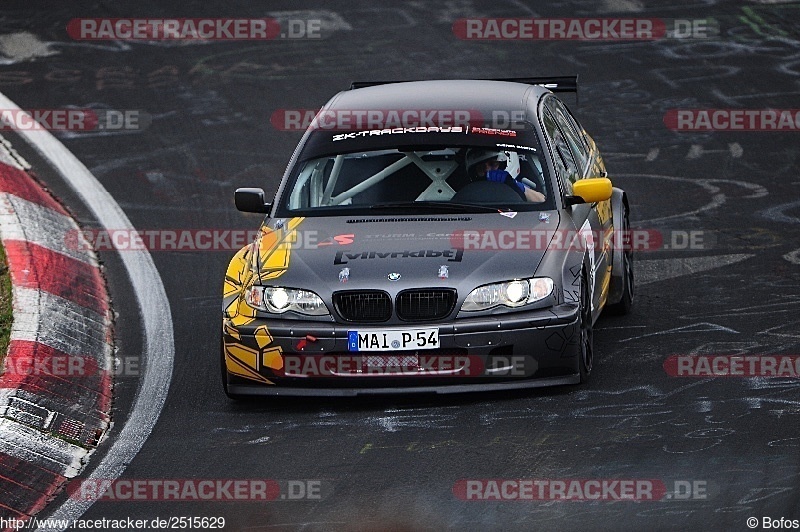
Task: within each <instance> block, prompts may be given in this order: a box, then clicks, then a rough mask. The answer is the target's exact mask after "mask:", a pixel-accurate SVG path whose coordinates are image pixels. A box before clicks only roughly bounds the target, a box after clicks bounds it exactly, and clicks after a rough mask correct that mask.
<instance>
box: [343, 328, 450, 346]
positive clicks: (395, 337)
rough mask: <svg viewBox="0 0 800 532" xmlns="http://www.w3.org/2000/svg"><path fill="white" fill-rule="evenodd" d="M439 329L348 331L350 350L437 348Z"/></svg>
mask: <svg viewBox="0 0 800 532" xmlns="http://www.w3.org/2000/svg"><path fill="white" fill-rule="evenodd" d="M438 347H439V329H438V328H436V327H432V328H427V329H396V330H392V329H390V330H379V331H369V330H367V331H347V350H348V351H403V350H411V349H436V348H438Z"/></svg>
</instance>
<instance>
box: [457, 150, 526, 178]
mask: <svg viewBox="0 0 800 532" xmlns="http://www.w3.org/2000/svg"><path fill="white" fill-rule="evenodd" d="M489 159H497V162H499V163H500V167H501V168H502V169H503V170H505V171H506V172H508V173H509V174H510V175H511V177H512V178H514V179H517V177H519V173H520V170H521V168H520V159H519V154H518V153H517V152H515V151H510V150H496V149H495V150H491V149H490V150H484V149H481V150H473V151H472V152H471V153H469V154H468V155H467V166H468V167H470V168H474V167H475V165H477V164H479V163H482V162H484V161H488V160H489Z"/></svg>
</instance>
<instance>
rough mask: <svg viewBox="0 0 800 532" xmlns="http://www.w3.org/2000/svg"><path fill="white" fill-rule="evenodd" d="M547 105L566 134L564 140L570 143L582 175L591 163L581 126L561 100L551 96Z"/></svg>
mask: <svg viewBox="0 0 800 532" xmlns="http://www.w3.org/2000/svg"><path fill="white" fill-rule="evenodd" d="M545 105H546V106H547V107H548V109H549V110H550V111H551V112H552V113H553V115H554V116H555V118H556V122H557V123H558V127H559V128H560V129H561V131H562V132H563V133H564V138H566V140H567V142H568V143H569V148H570V151H571V152H572V155H573V157H574V158H575V162H576V163H577V164H578V169H579V170H580V171H581V173H582V172H583V170H585V169H586V165H587V164H588V163H589V149H588V147H587V146H586V142H585V141H584V139H583V134H582V133H581V128H580V126H579V125H578V123H577V122H575V119H574V118H573V117H572V115H571V114H570V112H569V110H567V108H566V106H565V105H564V104H563V103H562V102H561V100H558V99H557V98H555V97H553V96H551V97H549V98H547V100H546V104H545Z"/></svg>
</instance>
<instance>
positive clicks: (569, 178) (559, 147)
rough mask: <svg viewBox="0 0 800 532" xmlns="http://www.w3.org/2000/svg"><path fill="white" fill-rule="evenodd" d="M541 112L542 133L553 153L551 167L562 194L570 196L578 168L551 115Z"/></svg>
mask: <svg viewBox="0 0 800 532" xmlns="http://www.w3.org/2000/svg"><path fill="white" fill-rule="evenodd" d="M542 111H543V113H542V121H543V123H544V131H545V134H546V135H547V138H548V140H549V141H550V144H551V146H552V148H553V152H554V153H553V166H555V169H556V174H558V177H559V181H560V182H561V185H562V186H563V187H564V192H565V193H566V194H572V183H574V182H575V180H577V179H578V177H579V173H578V167H577V165H576V164H575V160H574V159H573V157H572V152H571V151H570V148H569V145H568V143H567V140H566V139H565V138H564V135H563V133H561V130H560V129H559V128H558V126H557V125H556V121H555V119H554V118H553V115H552V114H551V113H550V111H548V110H547V109H545V108H543V109H542Z"/></svg>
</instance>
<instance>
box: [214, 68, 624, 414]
mask: <svg viewBox="0 0 800 532" xmlns="http://www.w3.org/2000/svg"><path fill="white" fill-rule="evenodd" d="M572 91H577V77H558V78H525V79H513V80H436V81H413V82H374V83H372V82H363V83H354V84H353V86H352V87H351V88H350V90H345V91H342V92H340V93H339V94H337V95H335V96H334V97H333V98H332V99H331V100H330V101H329V102H328V103H327V104H326V105H325V106H324V107H323V108H322V110H321V111H320V112H319V113H318V114H317V118H315V120H314V121H313V122H312V123H311V124H310V125H309V127H308V129H307V130H306V132H305V133H304V135H303V137H302V139H301V141H300V143H299V145H298V147H297V149H296V150H295V152H294V154H293V155H292V157H291V160H290V161H289V164H288V167H287V169H286V172H285V174H284V176H283V179H282V181H281V183H280V186H279V187H278V190H277V192H276V194H275V198H274V201H273V202H267V200H266V197H265V193H264V191H263V190H262V189H260V188H241V189H238V190H236V193H235V204H236V207H237V209H239V210H240V211H243V212H250V213H263V214H265V215H266V216H265V219H264V221H263V223H262V224H261V226H260V230H259V232H258V237H257V238H256V239H255V241H254V242H252V243H251V244H249V245H248V246H246V247H244V248H243V249H242V250H240V251H239V252H238V253H237V254H236V255H235V256H234V257H233V259H232V260H231V262H230V265H229V267H228V270H227V272H226V276H225V283H224V291H223V304H222V336H221V345H220V350H221V353H220V361H221V372H222V384H223V388H224V390H225V393H226V394H227V395H228V396H229V397H231V398H234V399H242V398H247V397H249V396H258V395H261V396H264V395H284V394H285V395H322V396H325V395H358V394H374V393H382V394H383V393H400V394H410V393H455V392H468V391H485V390H498V389H515V388H526V387H539V386H551V385H566V384H577V383H583V382H585V381H586V380H587V379H588V378H589V376H590V374H591V373H592V369H593V366H594V358H595V357H594V349H593V325H594V323H595V321H596V320H597V318H598V316H599V315H600V313H601V312H602V311H603V310H604V309H610V310H613V311H615V312H620V313H625V312H628V310H629V309H630V308H631V304H632V302H633V298H634V273H633V262H632V253H631V248H630V245H627V244H628V242H629V238H628V236H629V230H630V223H629V203H628V199H627V196H626V194H625V192H624V191H622V190H620V189H619V188H614V187H613V186H612V184H611V181H610V180H609V179H608V177H607V173H606V169H605V165H604V162H603V159H602V157H601V155H600V152H599V151H598V148H597V146H596V144H595V142H594V141H593V140H592V138H591V137H590V136H589V135H588V134H587V133H586V132H585V131H584V129H583V128H582V127H581V125H580V124H579V123H578V121H577V120H576V119H575V118H574V116H573V115H572V113H571V112H570V111H569V109H568V108H567V106H566V105H565V104H564V103H563V102H562V101H561V99H559V98H558V97H557V96H556V93H558V92H572Z"/></svg>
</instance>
